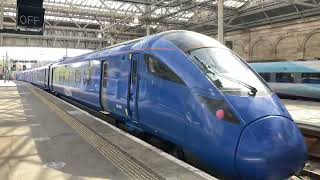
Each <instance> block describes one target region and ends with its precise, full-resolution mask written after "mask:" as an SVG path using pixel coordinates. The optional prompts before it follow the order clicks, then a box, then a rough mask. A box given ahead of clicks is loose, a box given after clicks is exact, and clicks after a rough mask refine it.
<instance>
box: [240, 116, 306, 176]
mask: <svg viewBox="0 0 320 180" xmlns="http://www.w3.org/2000/svg"><path fill="white" fill-rule="evenodd" d="M306 159H307V149H306V145H305V143H304V139H303V136H302V134H301V132H300V130H299V129H298V127H297V126H296V125H295V123H294V122H292V121H291V120H290V119H287V118H285V117H281V116H269V117H265V118H262V119H260V120H257V121H255V122H253V123H251V124H249V125H248V126H247V127H246V128H245V129H244V131H243V133H242V135H241V138H240V142H239V144H238V148H237V155H236V161H235V163H236V164H235V165H236V168H237V171H238V173H239V175H240V176H241V177H242V178H243V179H284V178H288V177H290V176H291V175H293V174H294V173H296V172H297V171H299V170H301V169H302V168H303V167H304V164H305V161H306Z"/></svg>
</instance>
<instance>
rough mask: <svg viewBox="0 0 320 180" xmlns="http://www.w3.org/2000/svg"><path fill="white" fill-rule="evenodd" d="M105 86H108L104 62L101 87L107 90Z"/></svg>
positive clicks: (106, 65)
mask: <svg viewBox="0 0 320 180" xmlns="http://www.w3.org/2000/svg"><path fill="white" fill-rule="evenodd" d="M107 84H108V63H107V62H105V63H104V64H103V81H102V86H103V87H104V88H107Z"/></svg>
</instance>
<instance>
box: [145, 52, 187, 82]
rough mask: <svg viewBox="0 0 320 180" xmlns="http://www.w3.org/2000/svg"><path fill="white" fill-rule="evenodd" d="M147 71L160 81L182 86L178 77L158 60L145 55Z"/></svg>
mask: <svg viewBox="0 0 320 180" xmlns="http://www.w3.org/2000/svg"><path fill="white" fill-rule="evenodd" d="M144 60H145V62H146V64H147V66H148V69H149V71H150V72H151V73H152V74H153V75H155V76H157V77H160V78H162V79H165V80H168V81H172V82H175V83H179V84H184V82H183V81H182V80H181V79H180V77H179V76H178V75H176V74H175V73H174V72H173V71H172V70H171V69H170V68H169V67H168V66H167V65H165V64H164V63H162V62H161V61H160V60H157V59H156V58H154V57H153V56H150V55H145V58H144Z"/></svg>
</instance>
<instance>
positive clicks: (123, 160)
mask: <svg viewBox="0 0 320 180" xmlns="http://www.w3.org/2000/svg"><path fill="white" fill-rule="evenodd" d="M26 87H27V88H28V89H29V90H30V91H31V92H32V93H33V94H34V95H35V96H36V97H38V98H39V99H40V100H41V101H42V102H43V103H45V104H46V105H47V106H48V107H49V108H50V109H52V110H53V111H54V112H55V113H56V114H57V115H58V116H59V117H60V118H61V119H62V120H63V121H64V122H66V123H67V124H68V125H69V126H70V127H71V128H72V129H74V130H75V131H76V132H77V133H78V134H79V135H80V136H81V137H82V138H83V139H84V140H85V141H86V142H88V143H89V144H90V145H92V146H93V147H94V148H95V149H97V150H98V151H99V152H100V154H101V155H103V156H104V157H105V158H106V159H107V160H109V161H110V162H111V163H112V164H113V165H114V166H116V167H117V168H118V169H119V170H120V171H121V172H123V173H124V174H125V175H126V176H128V177H129V178H130V179H136V180H143V179H146V180H149V179H150V180H158V179H160V178H159V177H157V176H155V175H154V174H153V173H150V172H149V171H148V170H147V169H145V168H144V167H142V166H141V165H139V164H138V163H136V162H135V161H133V160H132V159H131V158H130V157H128V156H126V155H125V154H124V153H123V152H121V151H120V150H118V149H117V148H115V147H114V145H112V144H110V143H108V142H107V141H105V140H104V139H103V138H102V137H100V136H99V135H97V134H96V133H94V132H93V131H91V130H90V129H89V128H87V127H86V126H84V125H83V124H82V123H80V122H78V121H77V120H76V119H74V118H73V117H72V116H70V115H69V114H68V113H66V112H65V111H63V110H62V109H61V108H59V107H58V106H57V105H55V104H54V103H52V102H50V101H49V100H47V98H45V97H44V96H43V95H41V94H39V93H37V92H36V91H35V90H34V89H33V88H31V87H29V85H26Z"/></svg>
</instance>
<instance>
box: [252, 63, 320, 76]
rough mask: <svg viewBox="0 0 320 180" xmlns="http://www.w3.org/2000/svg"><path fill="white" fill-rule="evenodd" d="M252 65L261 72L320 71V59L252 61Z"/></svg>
mask: <svg viewBox="0 0 320 180" xmlns="http://www.w3.org/2000/svg"><path fill="white" fill-rule="evenodd" d="M250 66H251V67H252V68H253V69H255V70H256V71H257V72H260V73H268V72H270V73H272V72H288V73H289V72H290V73H303V72H305V73H318V72H320V61H319V60H311V61H282V62H263V63H250Z"/></svg>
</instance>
